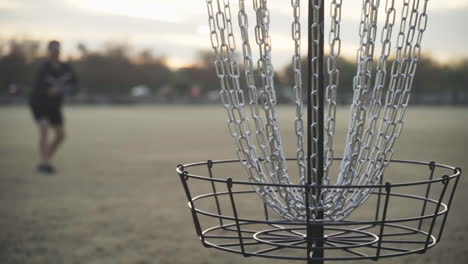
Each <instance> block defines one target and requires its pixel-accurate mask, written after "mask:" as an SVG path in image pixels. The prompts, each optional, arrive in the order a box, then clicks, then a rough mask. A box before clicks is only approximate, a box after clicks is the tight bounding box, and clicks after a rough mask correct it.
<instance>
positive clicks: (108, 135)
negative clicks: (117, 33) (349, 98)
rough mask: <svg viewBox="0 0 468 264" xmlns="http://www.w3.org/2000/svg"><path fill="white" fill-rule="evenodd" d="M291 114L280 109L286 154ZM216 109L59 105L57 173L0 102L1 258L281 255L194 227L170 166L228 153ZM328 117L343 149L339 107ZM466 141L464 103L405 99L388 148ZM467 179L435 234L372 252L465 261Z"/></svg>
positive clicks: (408, 150) (25, 126)
mask: <svg viewBox="0 0 468 264" xmlns="http://www.w3.org/2000/svg"><path fill="white" fill-rule="evenodd" d="M293 115H294V108H292V107H282V108H281V109H280V116H281V125H282V127H283V130H282V133H283V136H284V142H285V144H287V146H288V148H287V151H286V152H287V153H288V154H289V155H290V156H293V157H294V142H295V141H294V140H295V138H294V133H293V126H292V124H293V122H292V120H293ZM225 119H226V117H225V112H224V110H223V109H222V108H221V107H220V106H187V107H184V106H155V107H67V108H66V128H67V129H66V130H67V140H66V142H65V144H64V145H63V147H62V148H61V149H60V151H59V153H58V156H57V157H56V159H55V161H54V162H55V164H56V166H57V168H58V170H59V173H58V174H57V175H55V176H41V175H38V174H37V173H36V172H35V171H34V168H35V166H36V164H37V161H38V158H37V150H36V144H37V143H36V140H37V134H36V127H35V125H34V123H33V122H32V120H31V116H30V113H29V110H28V109H27V108H26V107H3V108H1V109H0V124H1V132H0V138H1V140H0V157H1V158H0V263H2V264H10V263H44V264H54V263H100V264H101V263H112V264H114V263H139V264H143V263H163V264H166V263H167V264H172V263H194V264H198V263H287V261H273V260H268V259H258V258H243V257H242V256H240V255H234V254H230V253H224V252H220V251H217V250H214V249H205V248H203V247H202V245H201V243H200V242H199V241H198V239H197V238H196V236H195V231H194V228H193V224H192V220H191V215H190V212H189V210H188V209H187V207H186V198H185V194H184V193H183V190H182V187H181V185H180V180H179V178H178V176H177V175H176V173H175V167H176V165H177V164H179V163H188V162H192V161H205V160H208V159H229V158H235V152H234V148H233V140H232V139H231V138H230V137H229V136H228V133H227V128H226V126H225ZM338 122H339V125H338V126H337V140H336V144H337V151H336V154H337V156H341V153H342V149H343V146H342V145H343V141H344V140H343V138H344V133H345V127H346V126H347V109H346V108H340V109H339V111H338ZM467 141H468V108H435V107H434V108H433V107H431V108H429V107H413V108H411V109H410V110H409V111H408V114H407V118H406V126H405V129H404V131H403V136H402V137H401V138H400V140H399V142H398V143H397V146H396V153H395V155H394V158H398V159H412V160H422V161H431V160H435V161H437V162H440V163H446V164H449V165H453V166H459V167H462V168H465V169H468V150H467V147H468V143H467ZM232 177H235V178H236V179H240V180H242V179H245V176H243V175H233V176H232ZM388 177H391V176H388ZM400 179H401V177H400V178H399V179H398V180H400ZM389 180H391V179H389ZM467 187H468V185H467V183H466V180H465V179H463V178H462V180H461V182H460V185H459V188H458V193H457V195H456V197H455V202H454V204H453V207H452V211H451V214H450V217H449V220H448V222H447V228H446V231H445V235H444V240H443V241H442V242H441V243H440V244H439V245H437V246H436V247H435V248H433V249H431V250H430V251H429V252H428V253H427V254H425V255H412V256H409V257H403V258H397V259H390V260H383V261H381V262H379V263H444V264H463V263H468V247H467V242H468V219H467V217H468V213H467V211H468V210H467V206H466V201H467V200H468V191H467ZM401 206H402V207H404V205H401ZM297 263H299V262H297ZM350 263H353V262H350ZM354 263H372V262H371V261H369V262H366V261H361V262H354Z"/></svg>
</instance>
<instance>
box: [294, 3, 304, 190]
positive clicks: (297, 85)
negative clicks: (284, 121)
mask: <svg viewBox="0 0 468 264" xmlns="http://www.w3.org/2000/svg"><path fill="white" fill-rule="evenodd" d="M291 6H292V8H293V19H294V20H293V22H292V24H291V37H292V39H293V42H294V55H293V57H292V62H291V64H292V72H293V80H294V85H293V94H294V103H295V105H296V119H295V120H294V129H295V131H296V145H297V148H296V152H297V154H296V158H297V165H298V169H299V178H300V180H301V183H302V184H304V183H305V182H306V171H307V167H306V166H307V164H306V160H305V159H306V154H305V152H304V142H305V141H304V121H303V119H302V116H303V115H304V101H303V100H304V99H303V89H302V65H301V23H300V14H301V1H300V0H291Z"/></svg>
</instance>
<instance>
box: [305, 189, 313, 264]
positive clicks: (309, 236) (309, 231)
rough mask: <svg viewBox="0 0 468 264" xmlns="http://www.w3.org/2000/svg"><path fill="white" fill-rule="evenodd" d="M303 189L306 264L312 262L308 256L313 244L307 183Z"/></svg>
mask: <svg viewBox="0 0 468 264" xmlns="http://www.w3.org/2000/svg"><path fill="white" fill-rule="evenodd" d="M304 191H305V208H306V209H305V210H306V231H307V232H306V234H307V237H306V240H307V250H306V253H307V264H313V262H312V260H311V258H310V256H311V253H312V247H313V245H314V241H313V240H312V236H313V232H312V226H311V224H310V199H309V196H310V185H309V184H308V183H306V184H304Z"/></svg>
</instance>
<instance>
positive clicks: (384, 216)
mask: <svg viewBox="0 0 468 264" xmlns="http://www.w3.org/2000/svg"><path fill="white" fill-rule="evenodd" d="M391 190H392V184H391V183H389V182H387V183H385V192H386V194H385V203H384V209H383V212H382V222H381V223H380V232H379V242H378V244H377V252H376V253H375V259H374V260H378V259H379V257H380V250H381V249H382V239H383V234H384V227H385V221H386V220H387V210H388V203H389V201H390V192H391Z"/></svg>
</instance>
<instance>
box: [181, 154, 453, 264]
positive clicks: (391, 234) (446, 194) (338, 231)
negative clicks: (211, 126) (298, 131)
mask: <svg viewBox="0 0 468 264" xmlns="http://www.w3.org/2000/svg"><path fill="white" fill-rule="evenodd" d="M293 160H294V161H295V160H296V159H288V161H293ZM336 160H340V159H339V158H336ZM238 162H239V160H222V161H211V160H210V161H207V162H198V163H191V164H187V165H179V166H178V167H177V173H178V175H179V177H180V180H181V183H182V186H183V189H184V192H185V194H186V196H187V200H188V206H189V208H190V211H191V214H192V218H193V222H194V225H195V230H196V234H197V236H198V238H199V239H200V240H201V242H202V244H203V245H204V246H205V247H209V248H215V249H219V250H223V251H227V252H231V253H237V254H242V255H243V256H245V257H262V258H274V259H285V260H286V259H287V260H297V261H307V262H311V261H317V262H320V261H346V260H365V259H367V260H378V259H380V258H390V257H400V256H406V255H410V254H415V253H424V252H426V251H427V250H428V249H429V248H432V247H433V246H435V245H436V244H437V243H438V242H439V241H440V240H441V238H442V234H443V231H444V226H445V223H446V221H447V216H448V213H449V210H450V206H451V204H452V200H453V197H454V195H455V191H456V188H457V185H458V181H459V179H460V176H461V169H460V168H455V167H452V166H447V165H443V164H437V163H435V162H419V161H404V160H392V161H391V163H393V164H396V165H398V164H409V165H414V166H419V167H427V168H428V177H427V179H426V180H419V181H410V182H404V183H396V184H392V183H390V182H386V183H385V184H383V183H381V184H379V185H375V186H374V185H360V186H351V185H349V186H336V185H321V186H318V185H315V186H313V185H307V184H305V185H282V184H262V183H251V182H248V181H237V180H236V181H235V180H233V179H232V178H216V177H214V172H213V167H214V166H216V168H217V169H218V167H221V166H222V165H226V164H229V163H238ZM204 166H206V168H207V172H208V176H200V175H195V174H192V173H189V172H188V171H187V169H189V168H193V167H204ZM436 168H439V169H443V170H445V171H446V172H447V174H446V175H443V176H442V177H436V176H435V173H434V172H435V170H436ZM195 182H197V184H201V185H206V187H207V188H209V190H210V191H209V192H207V193H203V194H199V195H196V196H193V194H192V191H195V190H191V186H192V185H191V183H195ZM260 185H265V186H270V187H272V189H274V188H275V187H287V188H298V189H301V190H302V191H303V193H307V192H312V191H313V190H314V189H318V190H319V191H321V190H324V189H327V190H333V189H340V188H370V189H372V196H373V197H374V198H375V199H376V206H375V209H374V210H375V211H374V214H373V217H372V218H371V219H367V220H343V221H338V222H333V221H325V220H322V221H316V222H312V221H309V222H307V221H303V222H300V221H290V220H285V219H281V218H277V217H276V218H275V216H274V215H271V213H269V210H268V207H267V205H265V203H263V202H262V203H261V204H262V207H258V208H256V211H257V212H261V213H259V214H258V215H256V216H255V217H250V216H245V215H243V213H242V212H240V211H239V210H240V206H239V205H238V203H239V201H241V200H242V199H247V198H248V199H250V200H249V201H255V200H257V201H258V200H260V199H259V198H258V196H257V194H256V192H255V190H254V188H253V187H255V186H260ZM220 186H223V187H225V189H226V190H225V191H224V190H223V191H219V189H220ZM449 186H450V187H449ZM242 187H244V188H242ZM245 187H247V189H246V188H245ZM414 187H422V188H424V189H425V191H424V195H418V194H413V193H403V192H396V191H395V190H403V191H410V192H411V191H412V189H413V188H414ZM436 187H438V188H436ZM240 188H242V189H240ZM436 189H437V190H436ZM395 198H398V199H404V201H405V205H406V206H408V205H410V204H411V202H413V203H414V202H418V203H417V205H416V206H414V205H413V206H414V207H415V208H411V210H412V212H418V213H417V214H416V213H415V215H411V216H406V217H399V218H395V217H393V218H392V217H390V216H389V208H391V207H392V206H395V204H392V205H390V200H392V199H395ZM221 200H223V201H224V203H223V202H221ZM207 201H208V202H209V203H210V204H212V205H213V206H212V208H211V209H210V208H208V209H206V208H204V206H203V203H204V202H207ZM260 201H261V200H260ZM252 204H253V203H252ZM252 206H254V205H252ZM205 207H206V206H205ZM213 208H214V209H213ZM306 210H308V212H307V213H309V210H310V208H306ZM202 218H204V219H206V220H207V221H205V222H203V221H202ZM208 219H211V220H213V219H214V220H215V222H213V221H211V220H208ZM210 221H211V222H210ZM205 225H210V226H208V227H203V226H205ZM309 228H323V230H324V231H325V232H326V233H327V234H326V235H325V236H324V237H317V238H316V237H314V238H312V240H313V241H314V243H313V244H312V245H310V243H309V242H310V237H308V235H307V234H310V230H308V229H309ZM318 245H319V246H318ZM311 247H312V248H311ZM317 249H319V250H323V251H324V252H333V254H326V257H316V256H314V255H313V252H314V251H315V250H317Z"/></svg>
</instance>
